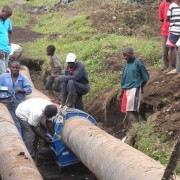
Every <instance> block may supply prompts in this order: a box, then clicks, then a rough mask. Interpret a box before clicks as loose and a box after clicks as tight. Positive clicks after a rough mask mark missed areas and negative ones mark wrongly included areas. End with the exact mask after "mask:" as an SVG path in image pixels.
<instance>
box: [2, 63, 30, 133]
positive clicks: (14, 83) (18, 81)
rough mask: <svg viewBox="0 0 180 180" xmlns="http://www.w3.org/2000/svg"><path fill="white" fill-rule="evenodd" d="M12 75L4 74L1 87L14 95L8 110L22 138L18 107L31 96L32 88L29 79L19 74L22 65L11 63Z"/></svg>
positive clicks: (8, 103) (8, 104)
mask: <svg viewBox="0 0 180 180" xmlns="http://www.w3.org/2000/svg"><path fill="white" fill-rule="evenodd" d="M10 70H11V73H4V74H2V75H1V76H0V86H5V87H8V90H9V92H10V93H11V94H12V95H13V99H12V101H11V102H7V103H6V105H7V108H8V110H9V112H10V114H11V116H12V119H13V120H14V123H15V125H16V127H17V129H18V131H19V133H20V135H21V136H22V131H21V126H20V123H19V120H18V119H17V117H16V115H15V111H16V108H17V106H18V105H19V104H20V103H21V102H23V101H24V99H25V96H26V95H29V94H31V92H32V87H31V85H30V83H29V81H28V79H27V78H26V77H25V76H24V75H22V74H20V73H19V70H20V63H19V62H18V61H13V62H11V63H10Z"/></svg>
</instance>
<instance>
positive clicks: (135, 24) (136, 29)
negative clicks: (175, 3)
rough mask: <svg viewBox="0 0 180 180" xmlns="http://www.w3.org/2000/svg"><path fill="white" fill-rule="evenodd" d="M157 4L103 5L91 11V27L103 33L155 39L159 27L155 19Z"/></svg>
mask: <svg viewBox="0 0 180 180" xmlns="http://www.w3.org/2000/svg"><path fill="white" fill-rule="evenodd" d="M159 4H160V2H159V1H158V2H156V3H153V4H151V6H147V5H137V4H130V3H122V4H117V5H113V4H104V5H102V6H101V7H99V8H97V10H95V11H93V13H92V15H91V18H92V22H93V23H92V27H93V28H94V29H96V30H98V31H100V32H104V33H115V34H119V35H128V36H130V35H138V36H146V37H151V38H152V37H155V38H157V37H159V34H160V26H161V23H160V22H158V19H157V16H158V7H159Z"/></svg>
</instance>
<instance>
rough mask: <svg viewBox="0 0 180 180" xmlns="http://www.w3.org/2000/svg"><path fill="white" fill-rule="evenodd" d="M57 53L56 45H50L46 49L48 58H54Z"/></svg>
mask: <svg viewBox="0 0 180 180" xmlns="http://www.w3.org/2000/svg"><path fill="white" fill-rule="evenodd" d="M55 51H56V47H55V46H54V45H49V46H48V47H47V48H46V54H47V55H48V56H52V55H54V52H55Z"/></svg>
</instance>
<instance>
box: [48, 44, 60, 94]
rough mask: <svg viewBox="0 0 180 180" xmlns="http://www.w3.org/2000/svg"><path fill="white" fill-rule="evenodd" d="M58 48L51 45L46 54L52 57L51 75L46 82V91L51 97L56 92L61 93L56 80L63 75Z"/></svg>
mask: <svg viewBox="0 0 180 180" xmlns="http://www.w3.org/2000/svg"><path fill="white" fill-rule="evenodd" d="M55 51H56V47H55V46H54V45H49V46H48V47H47V48H46V53H47V55H48V56H50V65H51V74H50V76H49V77H48V79H47V82H46V90H49V94H50V95H54V96H55V92H54V91H59V85H58V84H57V83H56V82H55V78H57V77H58V76H59V75H60V74H61V70H62V67H61V63H60V60H59V58H58V57H57V56H56V54H55Z"/></svg>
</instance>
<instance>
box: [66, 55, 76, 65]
mask: <svg viewBox="0 0 180 180" xmlns="http://www.w3.org/2000/svg"><path fill="white" fill-rule="evenodd" d="M75 60H76V55H75V54H74V53H69V54H68V55H67V56H66V62H67V63H68V62H75Z"/></svg>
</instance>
